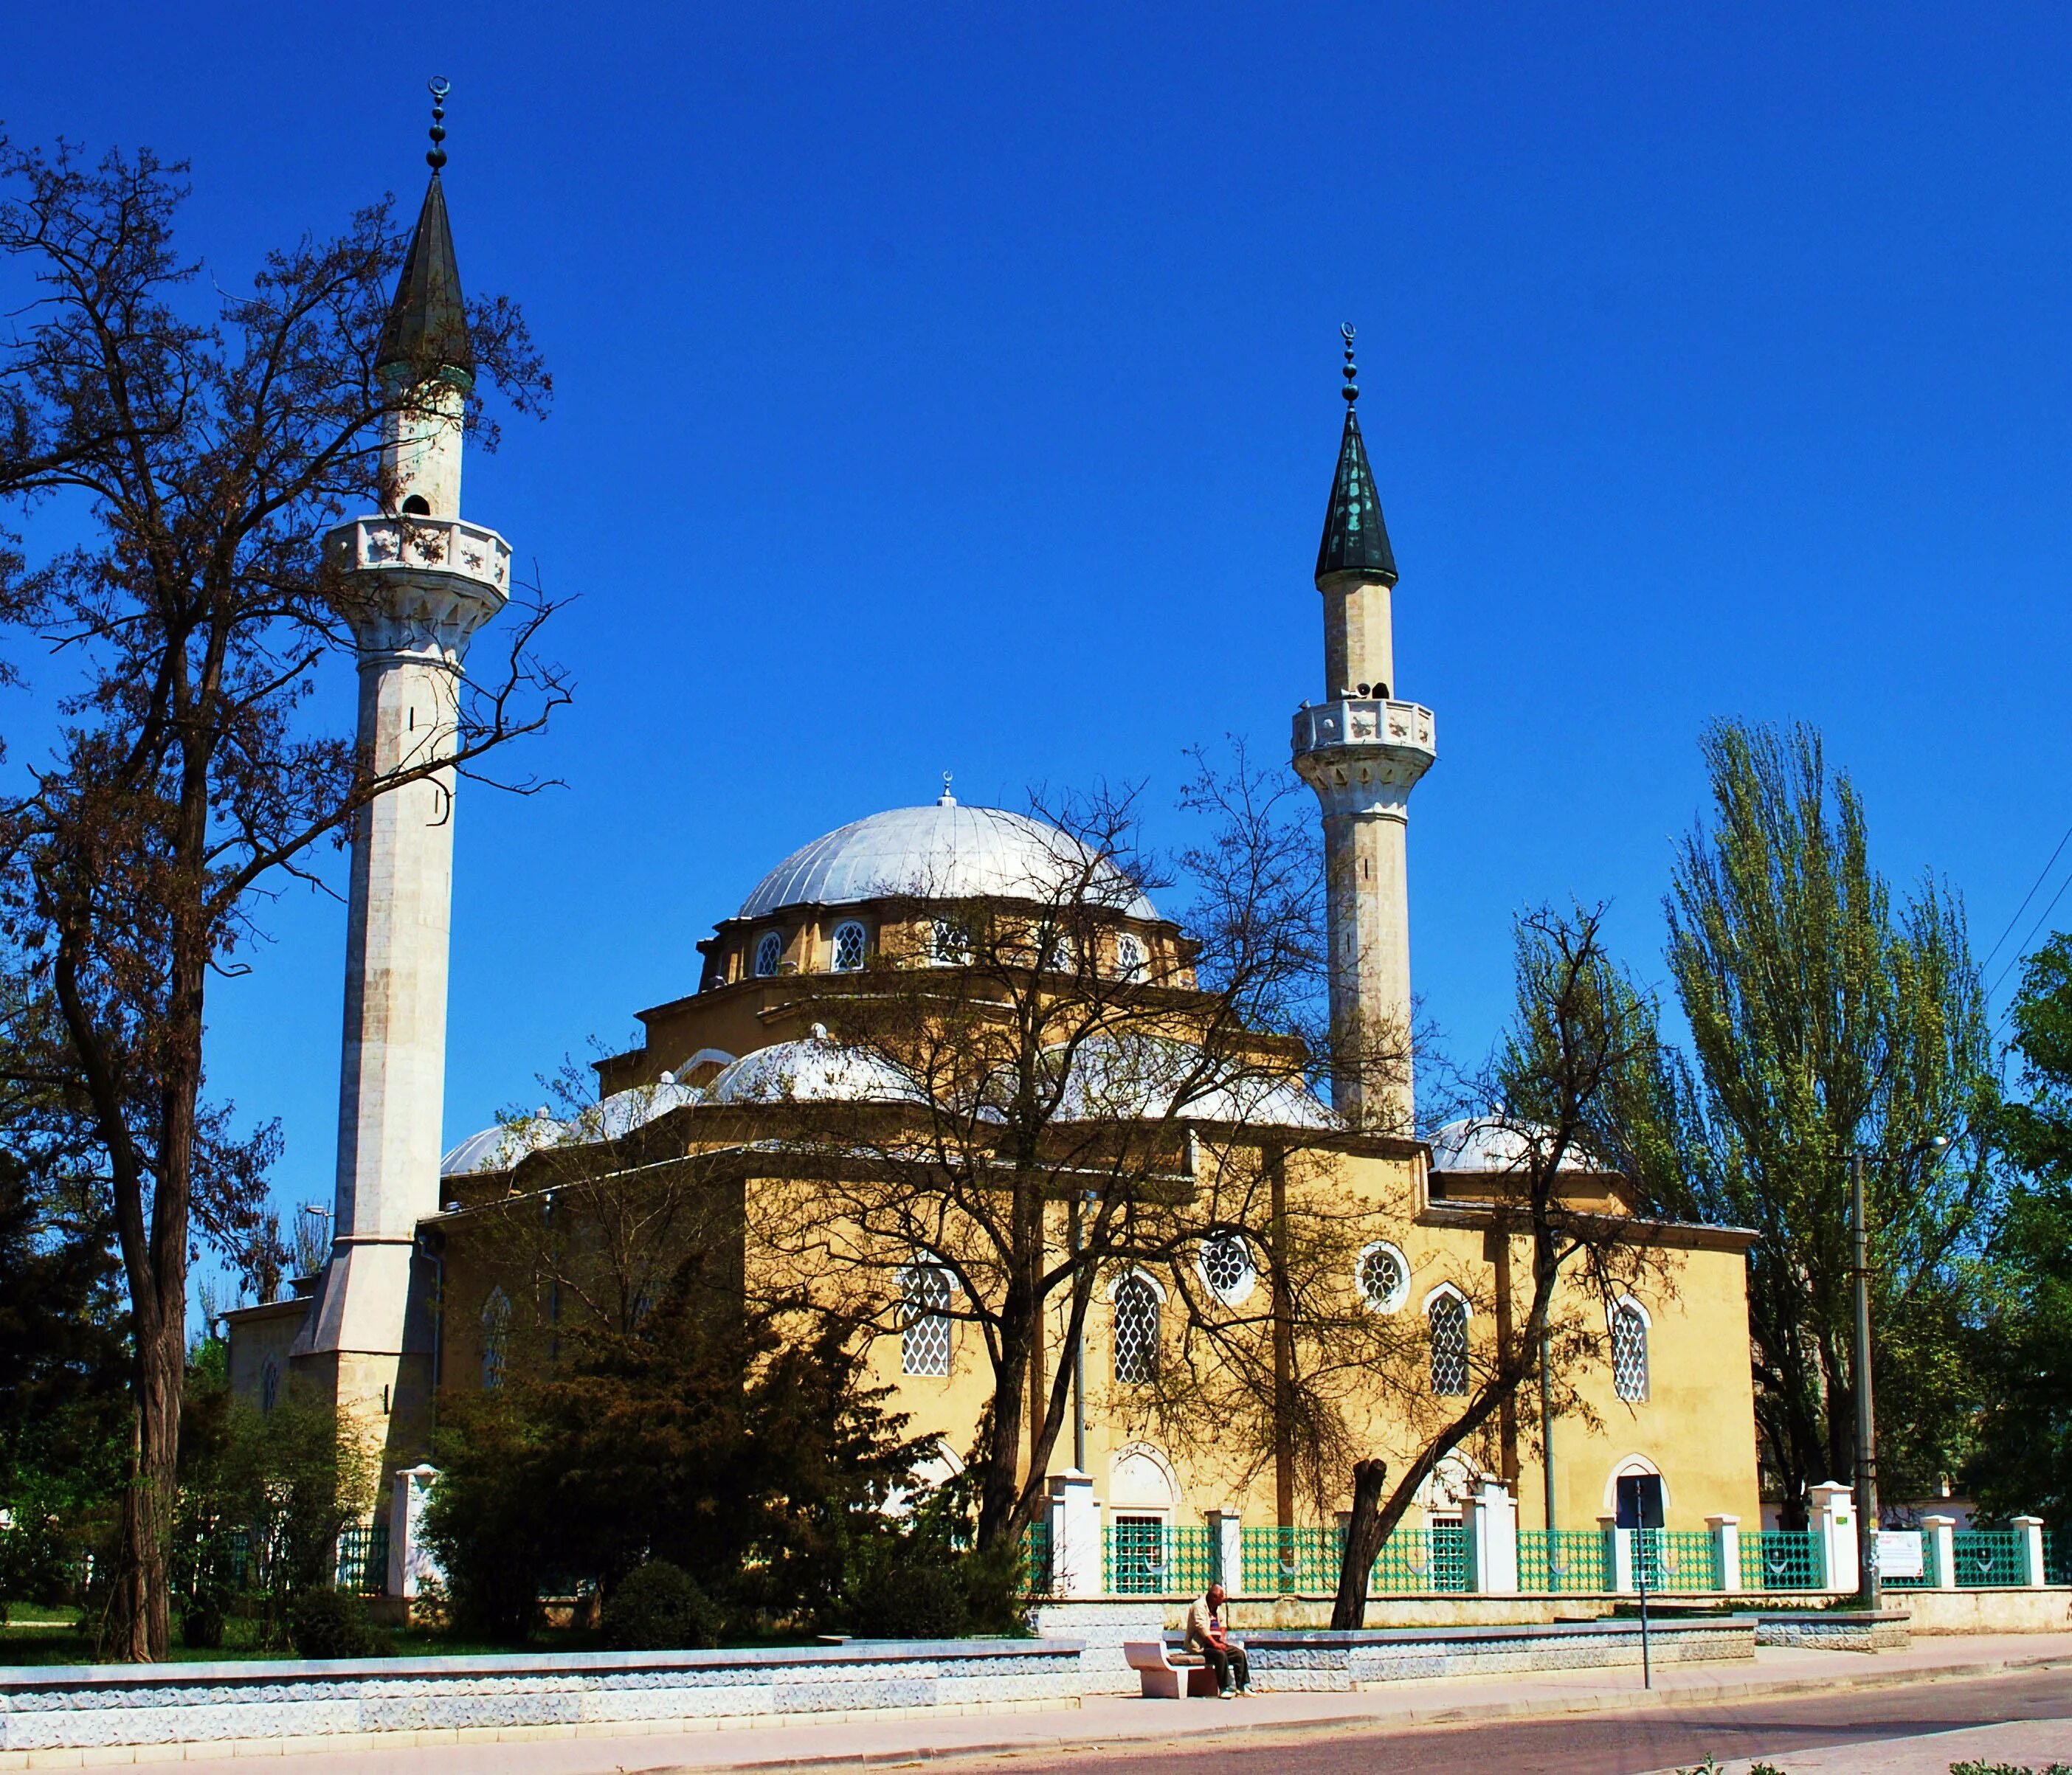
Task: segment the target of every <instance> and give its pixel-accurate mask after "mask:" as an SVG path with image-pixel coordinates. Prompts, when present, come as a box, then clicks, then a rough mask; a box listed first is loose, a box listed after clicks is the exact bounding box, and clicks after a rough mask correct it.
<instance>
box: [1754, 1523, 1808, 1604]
mask: <svg viewBox="0 0 2072 1775" xmlns="http://www.w3.org/2000/svg"><path fill="white" fill-rule="evenodd" d="M1741 1587H1742V1588H1744V1589H1747V1590H1825V1589H1826V1588H1827V1551H1826V1549H1825V1548H1824V1547H1823V1546H1822V1545H1821V1542H1820V1537H1819V1535H1817V1534H1815V1532H1814V1531H1812V1530H1811V1529H1807V1528H1766V1529H1757V1530H1756V1531H1754V1532H1753V1533H1752V1534H1749V1535H1743V1536H1742V1537H1741Z"/></svg>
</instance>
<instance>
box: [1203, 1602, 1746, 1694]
mask: <svg viewBox="0 0 2072 1775" xmlns="http://www.w3.org/2000/svg"><path fill="white" fill-rule="evenodd" d="M1244 1641H1245V1649H1246V1650H1247V1652H1248V1654H1249V1655H1250V1658H1251V1661H1252V1679H1253V1681H1254V1682H1255V1683H1256V1684H1257V1685H1258V1687H1260V1689H1261V1690H1263V1691H1269V1692H1276V1691H1283V1690H1305V1691H1318V1690H1324V1691H1333V1690H1349V1689H1364V1688H1367V1687H1372V1686H1375V1685H1377V1684H1380V1683H1409V1682H1421V1681H1427V1680H1429V1679H1430V1678H1435V1677H1449V1676H1494V1675H1505V1674H1515V1673H1522V1672H1525V1671H1532V1670H1599V1669H1610V1668H1614V1667H1617V1666H1626V1665H1638V1663H1639V1662H1640V1661H1641V1637H1640V1623H1639V1622H1638V1621H1572V1622H1561V1623H1557V1624H1554V1625H1540V1626H1524V1627H1511V1628H1504V1627H1457V1628H1450V1629H1433V1630H1422V1629H1397V1630H1394V1631H1384V1632H1380V1633H1272V1632H1267V1633H1250V1634H1247V1635H1245V1636H1244ZM1648 1654H1649V1656H1650V1658H1651V1659H1652V1661H1653V1662H1655V1663H1656V1664H1693V1663H1714V1662H1726V1661H1732V1660H1735V1659H1741V1658H1751V1659H1752V1658H1754V1656H1755V1622H1754V1620H1753V1618H1752V1617H1749V1616H1745V1615H1740V1616H1715V1617H1712V1618H1711V1619H1709V1620H1702V1621H1663V1622H1659V1623H1657V1624H1655V1625H1654V1626H1653V1627H1652V1628H1651V1632H1650V1633H1649V1640H1648Z"/></svg>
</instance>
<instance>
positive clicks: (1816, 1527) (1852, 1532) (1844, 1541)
mask: <svg viewBox="0 0 2072 1775" xmlns="http://www.w3.org/2000/svg"><path fill="white" fill-rule="evenodd" d="M1806 1500H1807V1521H1808V1522H1809V1524H1810V1526H1811V1528H1812V1529H1813V1531H1814V1532H1815V1534H1817V1535H1819V1537H1820V1550H1821V1551H1822V1553H1823V1554H1824V1555H1826V1559H1827V1588H1829V1589H1830V1590H1853V1589H1855V1588H1856V1586H1857V1585H1858V1584H1860V1583H1861V1582H1862V1580H1861V1578H1860V1576H1859V1575H1858V1573H1857V1571H1856V1505H1855V1503H1854V1502H1853V1494H1852V1493H1851V1491H1850V1489H1849V1488H1848V1486H1847V1485H1836V1484H1835V1483H1834V1482H1833V1481H1831V1480H1830V1481H1822V1482H1821V1483H1820V1484H1819V1485H1808V1486H1807V1488H1806Z"/></svg>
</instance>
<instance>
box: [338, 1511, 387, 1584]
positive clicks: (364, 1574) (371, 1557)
mask: <svg viewBox="0 0 2072 1775" xmlns="http://www.w3.org/2000/svg"><path fill="white" fill-rule="evenodd" d="M332 1581H333V1582H334V1583H335V1584H337V1586H338V1588H339V1589H341V1590H343V1591H347V1592H351V1593H352V1595H354V1596H382V1595H384V1594H385V1593H386V1592H387V1591H388V1588H389V1525H388V1524H387V1523H386V1522H348V1523H347V1524H346V1526H344V1527H343V1528H342V1529H340V1530H339V1531H338V1560H337V1563H336V1565H335V1567H334V1568H333V1573H332Z"/></svg>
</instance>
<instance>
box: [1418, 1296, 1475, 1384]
mask: <svg viewBox="0 0 2072 1775" xmlns="http://www.w3.org/2000/svg"><path fill="white" fill-rule="evenodd" d="M1425 1317H1426V1319H1427V1321H1429V1324H1430V1325H1431V1327H1432V1391H1433V1392H1435V1393H1438V1394H1441V1395H1451V1396H1455V1397H1457V1396H1459V1395H1461V1394H1464V1393H1466V1391H1467V1390H1468V1304H1467V1302H1466V1301H1465V1300H1462V1299H1461V1297H1460V1296H1458V1295H1457V1294H1442V1295H1441V1296H1439V1298H1438V1299H1437V1300H1434V1301H1433V1303H1432V1306H1431V1310H1430V1312H1429V1313H1427V1314H1426V1316H1425Z"/></svg>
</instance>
